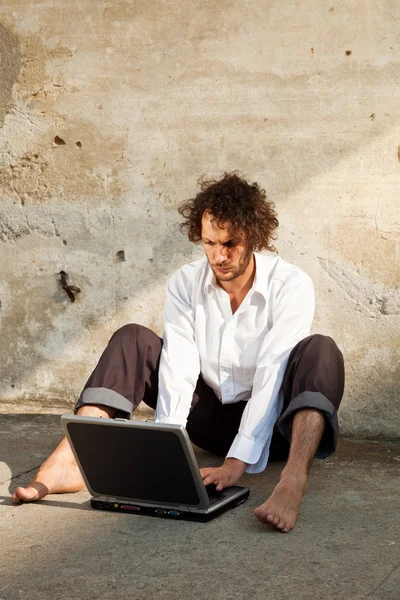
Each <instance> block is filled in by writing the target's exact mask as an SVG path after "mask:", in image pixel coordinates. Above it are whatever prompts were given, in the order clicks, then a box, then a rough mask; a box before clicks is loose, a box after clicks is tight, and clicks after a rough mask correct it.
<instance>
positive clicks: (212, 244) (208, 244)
mask: <svg viewBox="0 0 400 600" xmlns="http://www.w3.org/2000/svg"><path fill="white" fill-rule="evenodd" d="M206 245H207V246H214V242H206Z"/></svg>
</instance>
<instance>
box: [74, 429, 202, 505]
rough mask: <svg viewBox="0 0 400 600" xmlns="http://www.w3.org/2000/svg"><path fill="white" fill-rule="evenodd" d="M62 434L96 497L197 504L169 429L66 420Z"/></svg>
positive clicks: (175, 438)
mask: <svg viewBox="0 0 400 600" xmlns="http://www.w3.org/2000/svg"><path fill="white" fill-rule="evenodd" d="M68 432H69V434H70V436H71V440H72V443H73V445H74V447H75V451H76V453H77V455H78V457H79V460H80V463H81V465H82V468H83V470H84V472H85V475H86V478H87V480H88V482H89V485H90V487H91V488H92V490H93V491H94V492H95V493H96V494H98V495H99V496H112V497H117V498H132V499H134V500H137V501H143V502H149V503H152V502H154V503H163V502H164V503H171V504H175V505H178V504H180V505H189V506H190V505H192V506H196V505H198V504H199V501H200V500H199V496H198V493H197V490H196V486H195V483H194V481H193V477H192V474H191V471H190V468H189V465H188V461H187V458H186V455H185V453H184V450H183V448H182V444H181V441H180V439H179V437H178V435H177V434H176V433H175V432H174V431H162V430H155V429H151V428H150V429H147V428H139V427H138V428H135V427H124V426H121V427H117V426H111V425H108V426H107V425H105V424H104V425H103V424H93V423H73V422H70V423H68Z"/></svg>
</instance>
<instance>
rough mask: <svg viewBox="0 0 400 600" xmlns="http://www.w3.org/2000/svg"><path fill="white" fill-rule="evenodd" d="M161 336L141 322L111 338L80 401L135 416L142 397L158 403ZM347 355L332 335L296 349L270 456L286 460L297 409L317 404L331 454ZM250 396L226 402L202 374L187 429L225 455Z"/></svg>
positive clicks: (324, 452)
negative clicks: (237, 400)
mask: <svg viewBox="0 0 400 600" xmlns="http://www.w3.org/2000/svg"><path fill="white" fill-rule="evenodd" d="M161 348H162V340H161V339H160V338H159V337H158V336H157V335H156V334H155V333H153V332H152V331H151V330H150V329H147V328H146V327H143V326H141V325H135V324H131V325H125V326H124V327H122V328H121V329H118V331H116V332H115V333H114V335H113V336H112V338H111V339H110V341H109V343H108V346H107V347H106V349H105V350H104V352H103V354H102V356H101V357H100V360H99V362H98V364H97V366H96V368H95V369H94V371H93V373H92V374H91V376H90V377H89V379H88V381H87V383H86V385H85V387H84V390H83V392H82V394H81V395H80V397H79V400H78V402H77V404H76V406H75V412H76V411H77V410H78V408H80V407H81V406H84V405H85V404H96V405H103V406H109V407H113V408H116V409H117V414H116V416H118V417H124V418H130V417H131V415H132V413H133V411H134V410H135V409H136V408H137V406H138V405H139V404H140V402H141V401H142V400H143V401H144V402H145V403H146V404H147V405H148V406H150V407H151V408H155V407H156V403H157V395H158V367H159V362H160V354H161ZM343 389H344V364H343V356H342V353H341V352H340V350H339V349H338V347H337V345H336V344H335V342H334V341H333V340H332V339H331V338H330V337H327V336H323V335H311V336H309V337H307V338H305V339H304V340H302V341H301V342H299V343H298V344H297V345H296V346H295V347H294V348H293V350H292V352H291V353H290V356H289V360H288V363H287V366H286V370H285V375H284V379H283V383H282V390H283V393H284V405H283V410H282V414H281V416H280V418H279V420H278V421H277V423H276V426H275V430H274V434H273V436H272V442H271V447H270V459H271V460H274V459H275V460H284V459H285V458H287V456H288V453H289V446H290V439H291V423H292V419H293V416H294V414H295V413H296V412H297V411H298V410H300V409H304V408H314V409H317V410H319V411H321V412H322V413H323V414H324V416H325V430H324V433H323V436H322V439H321V442H320V444H319V447H318V450H317V452H316V458H326V457H327V456H329V455H330V454H332V453H333V452H334V451H335V449H336V442H337V438H338V419H337V410H338V408H339V404H340V401H341V399H342V396H343ZM245 405H246V402H245V401H240V402H236V403H235V404H221V402H220V401H219V400H218V398H217V397H216V396H215V394H214V392H213V390H212V389H211V388H210V387H209V386H208V385H207V384H206V383H205V382H204V380H203V378H202V377H201V376H200V377H199V379H198V382H197V386H196V389H195V392H194V394H193V401H192V408H191V411H190V413H189V417H188V422H187V427H186V429H187V432H188V434H189V437H190V439H191V440H192V442H193V443H194V444H196V446H199V447H200V448H203V449H204V450H209V451H210V452H214V453H216V454H220V455H222V456H225V455H226V454H227V452H228V450H229V448H230V446H231V444H232V442H233V439H234V438H235V436H236V434H237V432H238V429H239V424H240V419H241V416H242V413H243V410H244V407H245Z"/></svg>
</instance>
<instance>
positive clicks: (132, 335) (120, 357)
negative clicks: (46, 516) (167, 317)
mask: <svg viewBox="0 0 400 600" xmlns="http://www.w3.org/2000/svg"><path fill="white" fill-rule="evenodd" d="M161 347H162V340H161V339H160V338H159V337H158V336H157V335H156V334H155V333H153V332H152V331H150V330H149V329H147V328H146V327H142V326H140V325H134V324H132V325H125V326H124V327H122V328H121V329H119V330H118V331H116V332H115V333H114V335H113V336H112V338H111V339H110V342H109V344H108V346H107V348H106V349H105V350H104V352H103V354H102V356H101V358H100V360H99V362H98V364H97V366H96V368H95V370H94V371H93V373H92V374H91V376H90V377H89V379H88V381H87V383H86V385H85V388H84V390H83V392H82V394H81V396H80V398H79V400H78V402H77V404H76V406H75V412H76V413H77V414H79V415H85V416H92V417H110V418H112V417H114V416H116V415H121V416H123V417H125V418H130V416H131V414H132V412H133V411H134V410H135V409H136V407H137V406H138V405H139V403H140V402H141V400H144V401H145V402H146V404H148V405H149V406H151V407H152V408H155V407H156V402H157V393H158V365H159V360H160V353H161ZM83 485H84V484H83V479H82V476H81V474H80V471H79V468H78V466H77V464H76V462H75V458H74V455H73V453H72V450H71V447H70V445H69V443H68V440H67V439H66V438H63V439H62V440H61V442H60V443H59V445H58V446H57V448H56V449H55V450H54V452H53V453H52V454H51V455H50V456H49V458H48V459H47V460H45V462H44V463H43V464H42V466H41V467H40V468H39V471H38V472H37V474H36V475H35V477H34V478H33V480H32V481H31V482H30V483H29V485H28V486H27V487H26V488H23V487H19V488H18V489H17V490H16V491H15V492H14V494H13V495H12V498H13V501H14V502H15V503H18V502H20V501H21V500H23V501H25V502H29V501H34V500H40V499H41V498H43V497H44V496H46V495H47V494H56V493H63V492H76V491H78V490H80V489H81V488H82V487H83Z"/></svg>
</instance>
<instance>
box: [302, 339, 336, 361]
mask: <svg viewBox="0 0 400 600" xmlns="http://www.w3.org/2000/svg"><path fill="white" fill-rule="evenodd" d="M299 346H300V348H301V349H302V350H307V351H310V352H315V353H318V354H319V355H321V353H322V354H324V355H334V356H337V357H339V358H340V360H343V355H342V353H341V351H340V350H339V348H338V345H337V344H336V342H335V340H333V339H332V338H331V337H330V336H329V335H323V334H322V333H314V334H313V335H310V336H308V337H306V338H304V339H303V340H302V341H301V342H300V344H299Z"/></svg>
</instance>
